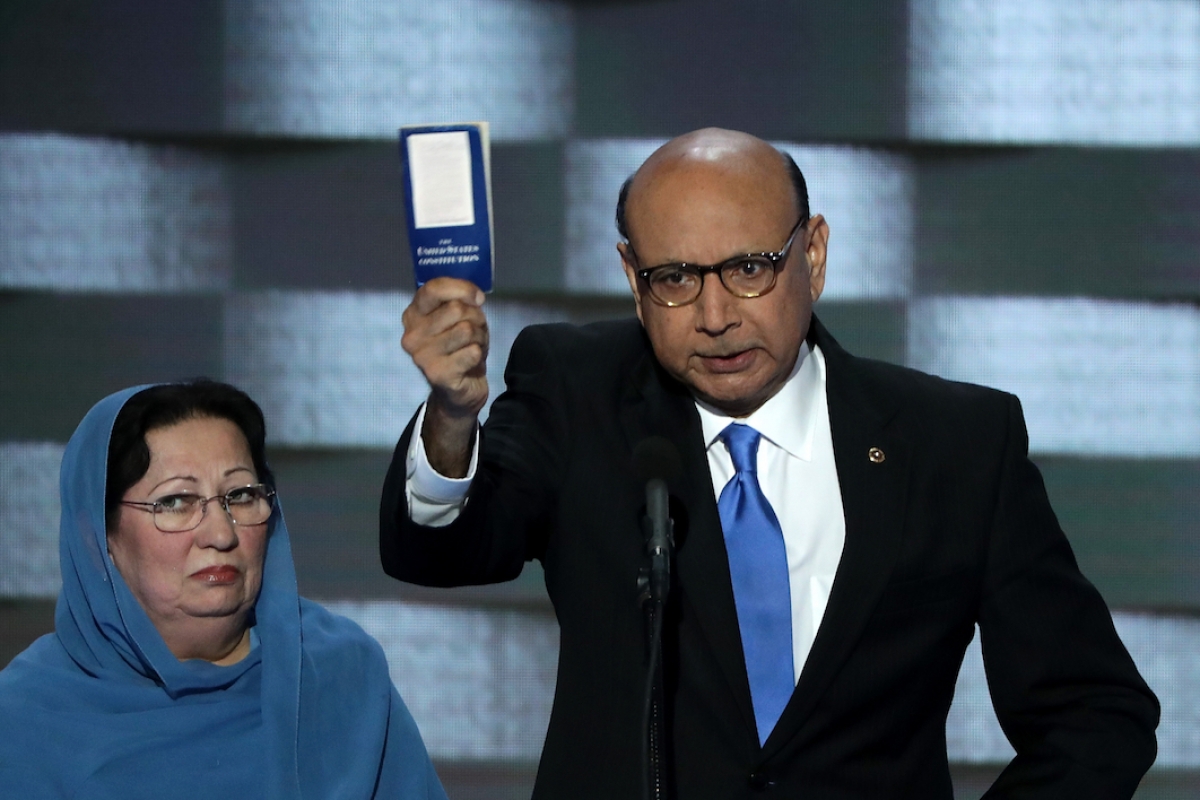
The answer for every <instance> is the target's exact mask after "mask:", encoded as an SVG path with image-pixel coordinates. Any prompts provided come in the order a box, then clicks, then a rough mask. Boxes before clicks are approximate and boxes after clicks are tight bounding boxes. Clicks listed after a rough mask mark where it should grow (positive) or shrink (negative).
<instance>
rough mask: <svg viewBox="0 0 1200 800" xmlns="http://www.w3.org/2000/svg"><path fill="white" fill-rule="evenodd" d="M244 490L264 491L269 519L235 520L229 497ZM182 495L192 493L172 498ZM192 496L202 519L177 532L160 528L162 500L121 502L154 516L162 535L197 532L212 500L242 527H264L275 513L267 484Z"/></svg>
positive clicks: (273, 492) (237, 487)
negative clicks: (268, 509) (196, 502)
mask: <svg viewBox="0 0 1200 800" xmlns="http://www.w3.org/2000/svg"><path fill="white" fill-rule="evenodd" d="M242 489H261V490H262V491H263V496H264V497H265V498H266V500H267V503H268V505H270V507H271V512H270V513H269V514H267V519H264V520H263V521H262V522H250V523H243V522H238V521H237V520H236V519H234V518H233V512H232V511H230V510H229V495H230V494H231V493H233V492H236V491H240V490H242ZM180 494H191V493H190V492H176V493H175V495H171V496H176V495H180ZM192 496H193V497H196V498H197V499H199V501H200V519H198V520H196V524H195V525H193V526H192V527H190V528H182V529H180V530H177V531H164V530H163V529H162V528H160V527H159V525H158V515H159V514H160V513H161V507H162V505H163V503H162V501H161V500H154V501H140V500H121V501H119V502H120V504H121V505H123V506H130V507H131V508H136V509H138V510H139V511H145V512H147V513H148V514H150V515H152V519H153V520H154V527H155V528H158V530H159V531H160V532H162V533H187V532H188V531H194V530H196V528H199V527H200V526H201V525H202V524H203V523H204V518H205V517H207V516H208V504H209V502H210V501H212V500H219V501H220V504H221V508H222V509H224V511H225V516H226V517H228V518H229V521H230V522H231V523H233V524H234V525H241V526H244V527H250V526H253V525H263V524H265V523H266V522H267V520H269V519H270V518H271V514H273V513H275V490H274V489H272V488H271V487H270V486H268V485H267V484H265V483H248V484H246V485H245V486H235V487H233V488H232V489H230V490H229V491H228V492H225V493H224V494H214V495H213V496H212V497H199V496H198V495H192Z"/></svg>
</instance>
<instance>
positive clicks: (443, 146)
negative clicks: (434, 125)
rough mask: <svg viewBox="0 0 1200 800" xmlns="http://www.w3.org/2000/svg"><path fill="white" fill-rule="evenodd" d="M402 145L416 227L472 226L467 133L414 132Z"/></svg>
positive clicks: (473, 211)
mask: <svg viewBox="0 0 1200 800" xmlns="http://www.w3.org/2000/svg"><path fill="white" fill-rule="evenodd" d="M405 144H406V145H407V146H408V175H409V180H411V181H412V199H413V219H414V221H415V223H416V226H417V227H418V228H444V227H448V226H454V225H474V224H475V197H474V192H473V191H472V190H471V142H470V140H469V139H468V137H467V132H466V131H445V132H441V133H414V134H413V135H411V136H409V137H408V139H406V140H405Z"/></svg>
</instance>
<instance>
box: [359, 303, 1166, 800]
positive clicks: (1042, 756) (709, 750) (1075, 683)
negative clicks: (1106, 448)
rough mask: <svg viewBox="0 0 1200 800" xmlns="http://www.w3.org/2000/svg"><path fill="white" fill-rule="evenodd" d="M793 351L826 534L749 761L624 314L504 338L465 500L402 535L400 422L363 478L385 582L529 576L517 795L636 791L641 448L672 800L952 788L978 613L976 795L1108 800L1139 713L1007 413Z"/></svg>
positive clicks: (721, 627) (712, 513)
mask: <svg viewBox="0 0 1200 800" xmlns="http://www.w3.org/2000/svg"><path fill="white" fill-rule="evenodd" d="M810 341H811V342H812V343H814V344H816V345H818V346H819V347H820V348H821V350H822V352H823V353H824V354H825V358H826V363H827V365H828V394H829V414H830V425H831V427H832V434H833V444H834V451H835V460H836V464H837V473H838V480H839V483H840V486H841V491H842V503H843V506H844V508H845V515H846V543H845V549H844V551H843V555H842V559H841V562H840V565H839V567H838V571H837V576H836V579H835V581H834V584H833V589H832V593H831V595H830V598H829V605H828V608H827V610H826V613H825V618H824V621H823V622H822V624H821V626H820V629H819V631H818V633H817V637H816V640H815V642H814V644H813V648H812V651H811V655H810V656H809V659H808V662H807V663H806V664H805V666H804V669H803V671H802V673H801V675H800V679H799V683H798V685H797V687H796V691H795V693H794V695H793V696H792V699H791V702H790V703H789V704H788V706H787V708H786V709H785V710H784V712H783V716H782V717H781V718H780V720H779V723H778V725H777V726H776V728H775V730H774V731H773V732H772V734H771V736H770V738H769V739H768V740H767V742H766V744H765V746H764V747H762V748H760V747H759V744H758V739H757V737H756V734H755V726H754V719H753V712H752V710H751V703H750V690H749V684H748V682H747V678H746V669H745V665H744V662H743V659H742V648H741V640H740V638H739V634H738V626H737V617H736V613H735V610H734V602H733V590H732V587H731V583H730V577H729V567H728V562H727V560H726V555H725V548H724V541H723V538H722V534H721V524H720V520H719V518H718V516H717V506H716V501H715V499H714V497H713V488H712V481H711V478H710V476H709V471H708V462H707V459H706V457H705V453H704V449H703V442H702V437H701V430H700V421H699V416H698V415H697V413H696V410H695V405H694V403H693V400H692V398H691V396H690V395H689V393H688V391H687V390H686V389H685V388H684V387H683V386H682V385H681V384H679V383H677V382H676V381H674V380H672V379H671V378H670V377H669V376H667V375H666V373H664V372H663V371H662V369H661V367H659V365H658V364H657V362H656V360H655V359H654V357H653V354H652V352H651V350H650V347H649V343H648V341H647V339H646V337H645V335H644V333H643V332H642V329H641V327H640V326H639V325H638V324H637V321H636V320H629V321H619V322H606V323H598V324H594V325H588V326H585V327H573V326H569V325H546V326H533V327H530V328H528V329H526V330H525V331H524V332H523V333H522V334H521V336H520V337H519V338H518V340H517V342H516V344H515V345H514V346H513V349H512V353H511V356H510V358H509V362H508V368H507V370H506V374H505V379H506V381H507V385H508V390H507V391H506V392H505V393H504V394H503V395H501V396H500V397H498V398H497V399H496V401H495V403H494V405H493V407H492V410H491V414H490V417H489V419H488V421H487V423H486V424H485V425H484V426H483V429H482V433H481V451H480V459H479V465H478V471H477V474H476V477H475V479H474V481H473V483H472V486H471V490H470V495H469V500H468V502H467V505H466V508H465V510H464V511H463V513H462V514H461V515H460V516H459V518H458V519H457V520H456V521H455V522H454V523H453V524H451V525H450V526H448V527H446V528H442V529H430V528H423V527H421V526H417V525H414V524H413V523H412V522H411V521H409V520H408V516H407V510H406V505H405V501H404V479H405V470H404V461H405V452H406V449H407V447H408V442H409V438H410V437H411V435H412V425H411V423H410V425H409V430H407V431H406V432H405V434H404V436H403V438H402V439H401V441H400V443H399V446H398V448H397V450H396V455H395V458H394V461H393V464H392V468H391V470H390V472H389V474H388V477H387V481H386V484H385V487H384V495H383V503H382V514H381V539H380V549H381V553H382V558H383V564H384V569H385V570H386V571H387V572H388V574H390V575H392V576H394V577H397V578H400V579H401V580H405V581H411V582H414V583H421V584H425V585H433V586H452V585H463V584H476V583H485V582H495V581H503V580H508V579H511V578H513V577H515V576H516V575H517V574H518V573H519V572H520V570H521V568H522V566H523V564H524V562H525V561H526V560H528V559H534V558H536V559H540V560H541V561H542V563H543V565H544V567H545V575H546V588H547V590H548V592H549V595H550V599H551V600H552V602H553V604H554V609H555V612H556V614H557V616H558V621H559V626H560V631H561V640H560V641H561V649H560V655H559V669H558V685H557V690H556V693H555V698H554V706H553V711H552V714H551V719H550V727H549V731H548V733H547V737H546V744H545V748H544V750H543V753H542V760H541V764H540V767H539V771H538V778H537V785H536V788H535V791H534V797H535V798H605V799H606V800H607V799H609V798H617V799H619V800H624V799H626V798H637V797H640V796H641V786H642V777H641V775H642V773H641V769H642V760H641V757H640V743H641V739H640V726H641V719H642V716H641V713H642V699H643V685H644V684H643V681H644V673H645V660H644V659H645V652H646V646H645V630H644V626H643V618H642V612H641V609H640V607H639V605H638V592H637V589H636V578H637V575H638V569H639V567H640V566H642V565H643V564H644V563H645V556H644V539H643V535H642V532H641V528H640V523H639V520H640V518H641V516H642V514H643V508H644V502H645V501H644V490H643V486H642V485H641V484H640V483H639V482H638V481H637V480H636V479H635V477H634V475H633V473H632V470H631V468H630V464H631V458H632V452H633V449H634V447H635V446H636V445H637V444H638V443H639V442H640V441H642V440H643V439H645V438H646V437H649V436H653V435H658V436H665V437H666V438H668V439H669V440H671V441H672V442H673V443H674V444H675V446H676V447H678V449H679V452H680V453H681V455H682V457H683V461H684V463H685V465H686V466H685V470H684V474H683V476H682V477H681V478H680V479H679V480H677V481H675V482H674V483H673V484H672V485H671V495H672V511H673V515H674V518H675V520H676V536H677V540H678V549H677V556H676V561H675V573H674V575H675V580H674V587H673V595H672V600H671V604H670V607H669V611H668V614H667V620H666V630H665V649H666V655H665V667H666V676H667V696H668V714H669V719H668V726H669V732H670V736H671V738H672V741H673V747H672V749H671V752H670V758H671V763H672V764H673V779H674V782H675V786H676V790H677V796H678V797H679V798H680V799H681V800H696V799H697V798H713V800H730V798H739V797H757V796H760V794H761V793H766V794H768V795H771V794H773V795H775V796H778V797H809V798H822V799H824V798H873V799H875V798H920V799H921V800H931V799H932V798H950V797H951V783H950V775H949V768H948V765H947V757H946V739H945V722H946V714H947V710H948V709H949V707H950V701H951V698H952V695H953V692H954V685H955V678H956V676H957V673H958V670H959V666H960V664H961V662H962V657H963V652H964V649H965V648H966V646H967V644H968V642H969V641H970V640H971V637H972V635H973V632H974V629H975V625H976V623H978V625H979V630H980V635H981V637H982V643H983V652H984V658H985V664H986V667H987V673H988V680H989V686H990V688H991V692H992V698H993V701H994V704H995V707H996V711H997V713H998V715H999V719H1000V722H1001V725H1002V726H1003V727H1004V730H1005V732H1006V733H1007V735H1008V737H1009V739H1010V740H1011V741H1012V743H1013V745H1014V747H1015V749H1016V751H1017V756H1016V758H1015V759H1014V760H1013V762H1012V763H1011V764H1010V765H1009V766H1008V768H1007V769H1006V770H1005V772H1004V773H1003V775H1001V777H1000V779H999V780H998V781H997V783H996V784H995V786H994V788H993V790H992V793H991V794H989V795H988V797H1022V798H1056V800H1061V799H1062V798H1089V800H1094V799H1095V798H1109V797H1112V798H1117V797H1129V796H1130V795H1131V794H1132V793H1133V790H1134V788H1135V787H1136V786H1137V783H1138V781H1139V780H1140V778H1141V776H1142V774H1143V773H1144V772H1145V770H1146V769H1147V768H1148V767H1149V766H1150V764H1151V763H1152V762H1153V760H1154V756H1155V750H1156V743H1155V738H1154V728H1155V726H1156V725H1157V719H1158V704H1157V701H1156V700H1155V698H1154V696H1153V694H1151V692H1150V691H1149V689H1148V688H1147V687H1146V685H1145V683H1144V682H1143V681H1142V679H1141V678H1140V676H1139V675H1138V673H1137V670H1136V668H1135V667H1134V665H1133V663H1132V661H1131V659H1130V658H1129V655H1128V653H1127V652H1126V650H1125V648H1124V647H1123V646H1122V644H1121V642H1120V640H1119V639H1118V638H1117V635H1116V633H1115V631H1114V629H1113V625H1112V620H1111V617H1110V615H1109V612H1108V610H1107V608H1106V607H1105V605H1104V602H1103V600H1102V599H1101V597H1100V595H1099V594H1098V593H1097V592H1096V590H1095V589H1094V588H1093V587H1092V586H1091V584H1089V583H1088V582H1087V580H1086V579H1084V577H1083V576H1082V575H1081V574H1080V572H1079V570H1078V568H1077V567H1076V564H1075V559H1074V557H1073V555H1072V553H1071V549H1070V547H1069V545H1068V544H1067V540H1066V538H1065V537H1064V535H1063V533H1062V531H1061V529H1060V528H1059V525H1058V522H1057V520H1056V519H1055V516H1054V513H1053V511H1052V510H1051V508H1050V504H1049V501H1048V500H1047V497H1046V493H1045V489H1044V488H1043V485H1042V480H1041V476H1040V475H1039V473H1038V471H1037V469H1036V468H1035V467H1034V466H1033V464H1032V463H1031V462H1030V461H1029V460H1028V458H1027V457H1026V451H1027V437H1026V432H1025V426H1024V421H1023V418H1022V415H1021V410H1020V405H1019V403H1018V402H1017V400H1016V398H1014V397H1012V396H1010V395H1006V394H1003V393H1001V392H997V391H994V390H990V389H984V388H981V387H978V386H971V385H966V384H960V383H952V382H949V381H944V380H941V379H938V378H934V377H931V376H928V375H924V374H921V373H918V372H915V371H912V370H908V369H904V368H900V367H896V366H892V365H888V364H883V363H879V362H873V361H868V360H865V359H859V358H855V357H853V356H851V355H849V354H847V353H846V352H845V351H844V350H842V349H841V347H839V346H838V344H837V343H836V342H835V341H834V340H833V339H832V337H831V336H830V335H829V334H828V332H826V331H825V330H824V329H823V328H822V327H821V325H820V323H819V322H817V321H816V320H815V319H814V321H813V327H812V332H811V334H810ZM876 447H877V448H879V449H881V450H882V451H883V453H884V455H885V458H884V460H883V461H882V462H881V463H876V461H873V460H871V459H870V458H868V452H869V451H870V450H871V448H876Z"/></svg>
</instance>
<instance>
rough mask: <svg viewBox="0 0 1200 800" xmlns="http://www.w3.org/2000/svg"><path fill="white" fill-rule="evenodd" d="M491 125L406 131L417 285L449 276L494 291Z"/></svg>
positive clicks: (403, 146) (404, 161) (403, 143)
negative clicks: (489, 129) (489, 133)
mask: <svg viewBox="0 0 1200 800" xmlns="http://www.w3.org/2000/svg"><path fill="white" fill-rule="evenodd" d="M490 157H491V155H490V150H489V146H488V125H487V123H486V122H459V123H450V124H446V125H406V126H405V127H403V128H401V129H400V163H401V167H402V169H403V174H404V200H405V206H406V209H405V211H406V216H407V221H408V244H409V247H410V248H411V249H412V258H413V272H414V273H415V275H416V279H417V286H420V285H421V284H423V283H425V282H426V281H428V280H431V279H433V278H437V277H440V276H443V275H447V276H450V277H454V278H462V279H464V280H468V281H471V282H472V283H474V284H475V285H476V286H478V287H479V288H480V289H483V290H484V291H485V292H488V291H491V289H492V277H493V266H492V252H493V248H492V243H493V239H492V179H491V163H490Z"/></svg>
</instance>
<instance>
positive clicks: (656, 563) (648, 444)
mask: <svg viewBox="0 0 1200 800" xmlns="http://www.w3.org/2000/svg"><path fill="white" fill-rule="evenodd" d="M633 470H634V474H635V475H636V476H637V477H638V479H639V480H642V481H645V483H646V517H645V519H644V520H643V526H644V527H645V529H646V530H645V533H646V553H647V555H649V556H650V571H649V583H648V585H647V586H646V587H645V588H646V592H645V593H644V594H643V595H642V597H643V602H646V601H647V600H648V601H650V602H658V603H666V601H667V595H668V594H670V591H671V554H672V550H673V549H674V546H675V542H674V537H673V533H674V527H675V523H674V521H673V520H672V519H671V511H670V494H669V492H668V488H667V482H668V481H670V480H673V479H675V478H677V477H678V476H679V474H680V473H681V472H682V471H683V465H682V463H681V462H680V459H679V451H678V450H676V449H675V445H673V444H671V442H669V441H668V440H667V439H665V438H663V437H662V436H651V437H650V438H648V439H643V440H642V441H641V442H638V445H637V447H635V448H634V449H633Z"/></svg>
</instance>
